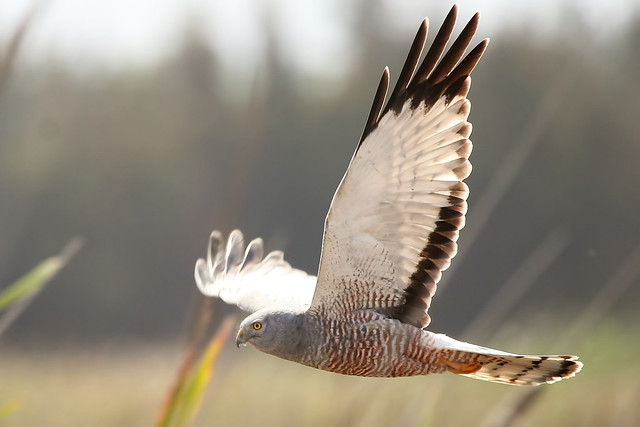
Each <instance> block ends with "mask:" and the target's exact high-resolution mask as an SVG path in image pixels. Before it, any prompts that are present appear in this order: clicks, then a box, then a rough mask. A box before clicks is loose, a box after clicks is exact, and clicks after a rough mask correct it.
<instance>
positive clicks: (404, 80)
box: [311, 6, 488, 327]
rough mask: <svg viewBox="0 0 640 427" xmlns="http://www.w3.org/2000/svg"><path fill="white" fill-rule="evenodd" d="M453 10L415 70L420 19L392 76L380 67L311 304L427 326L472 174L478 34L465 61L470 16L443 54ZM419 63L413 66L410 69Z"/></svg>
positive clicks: (473, 23) (335, 206)
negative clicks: (471, 95) (391, 84)
mask: <svg viewBox="0 0 640 427" xmlns="http://www.w3.org/2000/svg"><path fill="white" fill-rule="evenodd" d="M456 15H457V6H454V7H453V8H452V9H451V12H449V14H448V15H447V17H446V19H445V21H444V23H443V25H442V27H441V29H440V31H439V32H438V34H437V35H436V37H435V38H434V40H433V43H432V46H431V48H430V49H429V51H428V52H427V54H426V56H425V58H424V60H423V62H422V64H421V65H420V67H418V63H419V60H420V56H421V53H422V49H423V47H424V45H425V41H426V36H427V20H426V19H425V20H424V21H423V22H422V25H421V26H420V29H419V30H418V34H417V35H416V38H415V40H414V42H413V45H412V46H411V49H410V51H409V55H408V57H407V60H406V62H405V65H404V68H403V69H402V72H401V73H400V77H399V78H398V82H397V84H396V86H395V88H394V90H393V92H392V94H391V96H390V98H389V101H388V103H387V105H386V106H385V107H384V109H383V104H384V100H385V97H386V93H387V88H388V85H389V71H388V69H386V68H385V70H384V73H383V75H382V80H381V81H380V85H379V87H378V90H377V92H376V95H375V98H374V102H373V107H372V109H371V113H370V115H369V118H368V119H367V122H366V125H365V128H364V132H363V135H362V139H361V140H360V143H359V144H358V147H357V148H356V152H355V154H354V156H353V158H352V159H351V163H350V165H349V168H348V169H347V172H346V174H345V176H344V178H343V179H342V182H341V183H340V186H339V187H338V189H337V191H336V194H335V195H334V197H333V201H332V203H331V207H330V208H329V213H328V214H327V218H326V223H325V231H324V240H323V244H322V257H321V260H320V268H319V272H318V284H317V287H316V293H315V295H314V297H313V301H312V304H311V310H316V309H317V310H324V311H325V313H328V314H330V313H331V312H333V313H339V312H340V311H341V310H342V311H343V310H357V309H363V308H368V309H374V310H377V311H379V312H381V313H385V314H387V315H389V316H391V317H394V318H397V319H399V320H400V321H402V322H404V323H408V324H412V325H415V326H417V327H425V326H427V325H428V324H429V321H430V319H429V315H428V314H427V310H428V308H429V305H430V302H431V297H432V296H433V294H434V293H435V291H436V283H438V281H439V280H440V276H441V272H442V271H443V270H445V269H446V268H448V267H449V264H450V261H451V258H453V257H454V256H455V254H456V252H457V243H456V241H457V240H458V231H459V230H460V229H461V228H462V227H463V226H464V220H465V213H466V210H467V203H466V199H467V195H468V194H469V190H468V187H467V185H466V184H464V183H463V182H462V180H463V179H465V178H466V177H467V176H468V175H469V174H470V172H471V163H469V160H468V158H469V155H470V154H471V148H472V146H471V141H470V140H469V139H468V138H469V135H470V134H471V124H470V123H468V122H467V116H468V115H469V111H470V108H471V107H470V103H469V101H468V100H467V99H466V95H467V92H468V90H469V86H470V84H471V79H470V77H469V74H470V73H471V70H473V68H474V67H475V65H476V63H477V62H478V60H479V59H480V57H481V56H482V53H483V52H484V50H485V48H486V45H487V43H488V40H484V41H482V42H481V43H480V44H478V45H477V46H476V47H475V48H474V49H473V50H471V51H470V52H469V53H468V54H467V55H466V57H465V58H464V59H462V60H460V59H461V58H462V57H463V56H464V53H465V50H466V49H467V47H468V45H469V43H470V42H471V38H472V37H473V35H474V33H475V31H476V28H477V25H478V21H479V15H478V14H476V15H474V16H473V18H472V19H471V20H470V21H469V23H468V24H467V26H466V27H465V28H464V29H463V30H462V32H461V34H460V36H459V37H458V38H457V40H456V41H455V42H454V43H453V44H452V45H451V47H450V49H449V51H448V52H447V53H446V54H444V55H443V52H444V50H445V47H446V44H447V42H448V40H449V38H450V36H451V33H452V31H453V28H454V25H455V21H456ZM416 69H417V70H416Z"/></svg>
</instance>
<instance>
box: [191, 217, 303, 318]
mask: <svg viewBox="0 0 640 427" xmlns="http://www.w3.org/2000/svg"><path fill="white" fill-rule="evenodd" d="M263 253H264V249H263V244H262V239H259V238H258V239H254V240H252V241H251V242H250V243H249V244H248V245H247V247H246V249H245V247H244V237H243V236H242V232H240V230H234V231H232V232H231V234H230V235H229V241H228V242H227V245H226V248H225V247H224V239H223V237H222V233H220V232H219V231H217V230H216V231H214V232H212V233H211V237H210V238H209V248H208V250H207V259H206V260H205V259H202V258H201V259H199V260H198V261H197V262H196V270H195V279H196V283H197V284H198V289H200V291H201V292H202V293H203V294H205V295H207V296H212V297H218V298H221V299H222V300H223V301H224V302H226V303H228V304H235V305H237V306H238V307H240V308H241V309H242V310H245V311H248V312H255V311H258V310H260V309H263V308H276V307H278V308H290V309H292V310H306V309H307V308H308V307H309V304H310V303H311V298H312V297H313V292H314V290H315V285H316V277H315V276H310V275H308V274H307V273H305V272H304V271H302V270H296V269H295V268H292V267H291V265H289V263H288V262H286V261H285V260H284V256H283V253H282V252H280V251H274V252H270V253H269V254H267V256H265V257H264V258H263Z"/></svg>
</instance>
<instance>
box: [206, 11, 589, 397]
mask: <svg viewBox="0 0 640 427" xmlns="http://www.w3.org/2000/svg"><path fill="white" fill-rule="evenodd" d="M457 12H458V7H457V5H454V6H453V8H452V9H451V11H450V12H449V14H448V15H447V17H446V18H445V20H444V23H443V24H442V27H441V28H440V30H439V31H438V33H437V34H436V36H435V38H434V39H433V42H432V43H431V47H430V48H429V50H428V51H427V53H426V54H425V56H424V59H423V60H422V62H420V57H421V56H422V51H423V48H424V46H425V43H426V38H427V27H428V23H427V20H426V19H425V20H424V21H423V22H422V24H421V25H420V28H419V29H418V33H417V35H416V37H415V40H414V41H413V44H412V46H411V49H410V50H409V54H408V56H407V59H406V62H405V64H404V66H403V68H402V71H401V72H400V77H399V78H398V81H397V83H396V85H395V87H394V89H393V91H392V92H391V95H390V96H389V99H388V101H387V103H386V104H385V102H384V101H385V98H386V96H387V90H388V87H389V70H388V68H385V69H384V72H383V73H382V79H381V80H380V84H379V85H378V89H377V91H376V94H375V97H374V100H373V106H372V107H371V112H370V113H369V117H368V119H367V121H366V124H365V127H364V132H363V134H362V137H361V139H360V142H359V143H358V145H357V147H356V151H355V154H354V155H353V157H352V159H351V163H350V164H349V167H348V169H347V172H346V173H345V175H344V177H343V179H342V182H341V183H340V185H339V186H338V189H337V191H336V193H335V195H334V197H333V201H332V202H331V206H330V207H329V212H328V214H327V217H326V221H325V227H324V237H323V242H322V255H321V258H320V266H319V269H318V276H317V277H315V276H311V275H308V274H307V273H305V272H304V271H301V270H298V269H294V268H292V267H291V265H289V264H288V263H287V262H286V261H285V260H284V257H283V254H282V252H279V251H274V252H271V253H269V254H267V255H266V256H264V253H263V243H262V240H261V239H255V240H253V241H251V242H250V243H249V244H248V245H247V246H246V248H245V244H244V238H243V235H242V233H241V232H240V231H238V230H235V231H233V232H232V233H231V234H230V235H229V238H228V239H227V242H226V245H225V242H224V239H223V236H222V234H221V233H220V232H218V231H214V232H213V233H212V234H211V237H210V239H209V247H208V251H207V257H206V259H199V260H198V261H197V263H196V269H195V279H196V283H197V285H198V288H199V289H200V291H202V293H204V294H205V295H207V296H213V297H218V298H221V299H222V300H223V301H225V302H226V303H229V304H235V305H237V306H238V307H240V308H241V309H243V310H245V311H248V312H250V313H252V314H251V315H249V316H248V317H247V318H246V319H244V320H243V321H242V323H241V325H240V329H239V331H238V334H237V336H236V344H237V345H238V346H240V345H245V344H247V343H248V344H252V345H253V346H254V347H256V348H257V349H259V350H261V351H263V352H265V353H269V354H272V355H275V356H278V357H281V358H283V359H287V360H291V361H294V362H297V363H301V364H303V365H307V366H311V367H314V368H318V369H323V370H326V371H331V372H337V373H341V374H346V375H356V376H370V377H403V376H413V375H426V374H431V373H441V372H447V371H448V372H453V373H455V374H459V375H465V376H469V377H472V378H477V379H482V380H486V381H491V382H498V383H504V384H515V385H539V384H543V383H553V382H555V381H558V380H560V379H563V378H568V377H572V376H574V375H575V374H576V373H577V372H579V371H580V369H581V368H582V363H581V362H579V361H577V357H576V356H562V355H555V356H534V355H520V354H512V353H507V352H504V351H499V350H494V349H491V348H486V347H481V346H478V345H474V344H469V343H466V342H461V341H458V340H455V339H453V338H450V337H448V336H446V335H443V334H437V333H433V332H429V331H427V330H426V327H427V326H428V325H429V322H430V317H429V314H428V309H429V306H430V304H431V299H432V297H433V295H434V294H435V292H436V285H437V283H438V282H439V280H440V277H441V274H442V272H443V271H444V270H446V269H447V268H448V267H449V264H450V262H451V259H452V258H453V257H454V256H455V255H456V252H457V243H456V242H457V240H458V234H459V231H460V229H462V228H463V227H464V222H465V214H466V211H467V202H466V199H467V196H468V194H469V189H468V187H467V185H466V184H465V183H464V182H463V181H464V179H465V178H467V176H469V174H470V173H471V163H470V162H469V155H470V154H471V148H472V144H471V141H470V140H469V136H470V134H471V124H470V123H469V122H467V117H468V115H469V111H470V108H471V104H470V102H469V101H468V100H467V93H468V91H469V87H470V84H471V78H470V77H469V75H470V73H471V71H472V70H473V68H474V67H475V66H476V64H477V63H478V61H479V60H480V57H481V56H482V54H483V52H484V50H485V48H486V47H487V44H488V42H489V41H488V40H487V39H485V40H483V41H481V42H480V43H479V44H478V45H477V46H475V47H474V48H473V49H471V50H470V51H469V53H468V54H466V56H465V51H466V50H467V47H468V46H469V44H470V43H471V39H472V37H473V35H474V34H475V32H476V29H477V27H478V22H479V14H478V13H476V14H475V15H474V16H473V17H472V18H471V20H470V21H469V23H468V24H467V25H466V26H465V27H464V29H463V30H462V31H461V33H460V35H459V36H458V38H457V39H456V40H455V41H454V42H453V43H452V45H451V47H450V48H449V49H448V51H447V52H446V53H445V48H446V45H447V42H448V41H449V39H450V37H451V34H452V32H453V29H454V26H455V22H456V17H457Z"/></svg>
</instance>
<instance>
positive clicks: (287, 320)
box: [236, 310, 301, 357]
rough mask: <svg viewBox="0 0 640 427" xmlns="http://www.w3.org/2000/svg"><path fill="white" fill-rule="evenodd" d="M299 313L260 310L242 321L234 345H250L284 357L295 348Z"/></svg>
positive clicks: (299, 319)
mask: <svg viewBox="0 0 640 427" xmlns="http://www.w3.org/2000/svg"><path fill="white" fill-rule="evenodd" d="M300 316H301V314H300V313H294V312H292V311H282V310H278V311H274V310H260V311H257V312H255V313H253V314H252V315H250V316H249V317H247V318H246V319H244V320H243V321H242V323H241V324H240V329H239V330H238V334H237V335H236V345H237V346H238V347H240V346H241V345H243V346H244V345H247V344H251V345H253V346H254V347H256V348H257V349H258V350H261V351H264V352H265V353H270V354H274V355H277V356H280V357H286V356H285V355H283V354H282V352H290V351H292V350H294V347H297V343H298V341H299V339H296V337H297V336H299V335H298V334H299V328H300V321H301V318H300Z"/></svg>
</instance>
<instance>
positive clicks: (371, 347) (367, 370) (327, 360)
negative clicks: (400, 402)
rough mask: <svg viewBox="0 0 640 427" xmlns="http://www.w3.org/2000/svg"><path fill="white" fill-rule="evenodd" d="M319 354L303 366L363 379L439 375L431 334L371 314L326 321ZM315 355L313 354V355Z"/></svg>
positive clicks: (365, 313)
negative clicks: (362, 377)
mask: <svg viewBox="0 0 640 427" xmlns="http://www.w3.org/2000/svg"><path fill="white" fill-rule="evenodd" d="M318 326H320V328H321V329H322V335H323V336H324V345H323V346H321V348H322V351H321V353H320V354H318V353H316V354H314V355H311V354H310V355H309V356H312V357H309V358H308V359H307V358H305V359H307V360H309V361H311V360H313V361H315V362H316V363H305V362H303V363H305V364H309V365H311V366H314V367H316V368H318V369H322V370H326V371H330V372H336V373H340V374H345V375H356V376H364V377H399V376H413V375H426V374H430V373H440V372H444V371H445V370H446V367H445V366H444V365H442V364H441V363H439V361H438V353H439V351H438V350H436V349H435V348H434V347H433V334H431V333H430V332H427V331H423V330H421V329H418V328H416V327H414V326H412V325H407V324H404V323H402V322H400V321H398V320H396V319H390V318H388V317H386V316H383V315H381V314H380V313H377V312H374V311H371V310H359V311H355V312H352V313H350V316H349V318H348V319H335V320H334V319H325V320H323V321H322V325H318ZM314 353H315V352H314Z"/></svg>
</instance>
